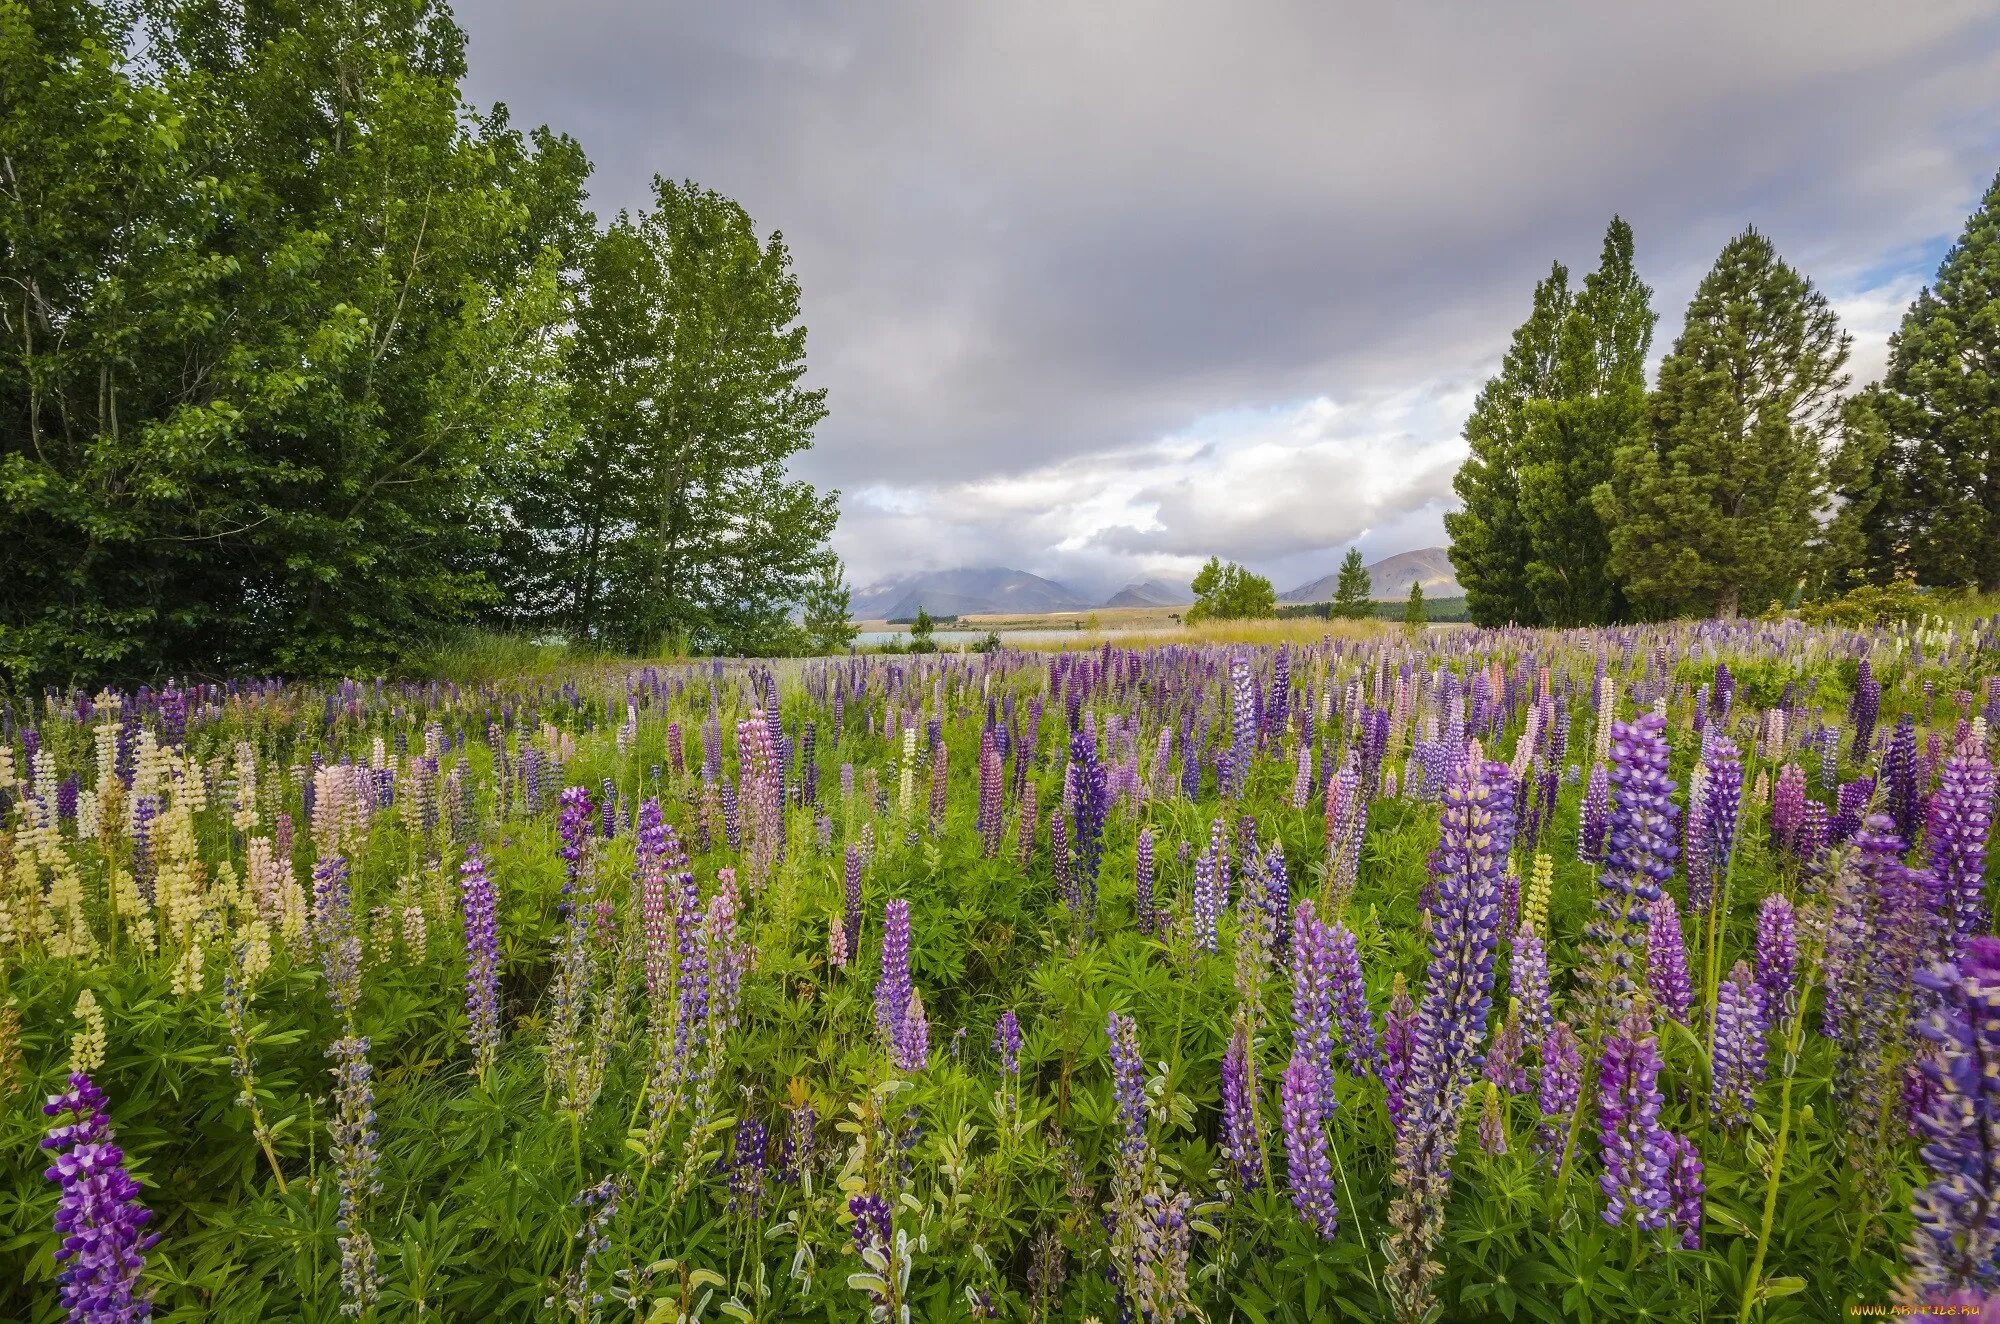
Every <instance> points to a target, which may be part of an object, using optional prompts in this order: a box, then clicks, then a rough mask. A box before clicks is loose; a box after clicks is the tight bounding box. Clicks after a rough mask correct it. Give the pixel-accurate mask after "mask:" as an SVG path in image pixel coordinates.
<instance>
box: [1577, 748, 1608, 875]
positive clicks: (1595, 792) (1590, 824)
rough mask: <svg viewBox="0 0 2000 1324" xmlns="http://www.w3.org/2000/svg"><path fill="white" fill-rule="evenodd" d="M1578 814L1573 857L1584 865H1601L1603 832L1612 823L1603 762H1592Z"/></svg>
mask: <svg viewBox="0 0 2000 1324" xmlns="http://www.w3.org/2000/svg"><path fill="white" fill-rule="evenodd" d="M1581 812H1582V817H1581V819H1580V820H1579V822H1578V824H1577V832H1576V857H1577V858H1578V859H1579V860H1583V861H1585V862H1586V863H1590V864H1602V863H1604V833H1605V830H1606V829H1607V828H1608V827H1609V826H1610V823H1611V819H1610V812H1611V788H1610V783H1609V781H1608V780H1607V777H1606V773H1605V770H1604V765H1603V764H1602V763H1594V764H1592V765H1591V767H1590V781H1589V783H1588V784H1587V785H1586V786H1585V788H1584V792H1583V809H1582V811H1581Z"/></svg>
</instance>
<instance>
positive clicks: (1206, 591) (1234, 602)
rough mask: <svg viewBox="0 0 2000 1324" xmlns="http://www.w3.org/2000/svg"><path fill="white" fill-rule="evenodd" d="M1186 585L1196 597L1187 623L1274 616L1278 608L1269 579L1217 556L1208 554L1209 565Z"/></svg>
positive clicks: (1276, 595) (1274, 591)
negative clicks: (1224, 561) (1225, 562)
mask: <svg viewBox="0 0 2000 1324" xmlns="http://www.w3.org/2000/svg"><path fill="white" fill-rule="evenodd" d="M1189 587H1190V588H1192V589H1193V590H1194V598H1195V600H1194V605H1193V606H1192V607H1189V608H1188V610H1187V621H1188V624H1190V625H1193V624H1196V623H1198V622H1200V621H1235V620H1247V619H1251V618H1254V617H1262V616H1274V615H1276V614H1277V611H1278V594H1277V592H1276V590H1274V589H1273V588H1272V587H1271V581H1270V580H1268V579H1266V578H1264V577H1263V576H1262V575H1253V574H1251V573H1250V572H1249V571H1248V570H1245V569H1244V568H1243V567H1242V566H1240V565H1238V564H1236V562H1234V561H1230V562H1228V563H1227V564H1224V563H1223V562H1222V561H1221V560H1219V559H1218V558H1216V557H1213V556H1211V557H1209V558H1208V564H1207V565H1204V566H1203V567H1202V568H1201V569H1200V571H1199V572H1197V573H1196V575H1195V577H1194V582H1193V583H1192V584H1191V585H1189Z"/></svg>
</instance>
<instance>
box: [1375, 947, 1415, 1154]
mask: <svg viewBox="0 0 2000 1324" xmlns="http://www.w3.org/2000/svg"><path fill="white" fill-rule="evenodd" d="M1416 1036H1417V1004H1416V1003H1415V1002H1413V1001H1411V999H1410V990H1409V988H1408V986H1407V985H1406V984H1405V983H1404V982H1403V974H1402V972H1401V971H1400V970H1399V971H1397V972H1396V978H1395V982H1394V984H1393V985H1392V986H1391V990H1390V994H1389V1010H1388V1012H1387V1013H1386V1014H1384V1016H1383V1017H1382V1053H1381V1063H1382V1067H1381V1069H1382V1088H1383V1090H1384V1092H1385V1094H1386V1096H1387V1103H1388V1108H1389V1129H1390V1130H1391V1131H1394V1132H1395V1133H1397V1134H1398V1135H1400V1134H1401V1133H1402V1130H1403V1123H1404V1120H1405V1118H1406V1117H1407V1116H1408V1114H1409V1106H1408V1100H1407V1098H1406V1097H1405V1095H1404V1092H1403V1083H1404V1082H1405V1081H1406V1080H1408V1079H1409V1074H1410V1056H1411V1054H1412V1053H1413V1052H1414V1051H1415V1048H1416Z"/></svg>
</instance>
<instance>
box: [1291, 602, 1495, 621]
mask: <svg viewBox="0 0 2000 1324" xmlns="http://www.w3.org/2000/svg"><path fill="white" fill-rule="evenodd" d="M1368 609H1369V612H1368V614H1369V615H1370V616H1372V617H1374V618H1376V619H1378V620H1385V621H1400V620H1402V619H1403V616H1404V614H1405V613H1406V612H1407V611H1408V610H1409V604H1408V603H1406V602H1403V601H1401V600H1398V601H1395V602H1370V603H1369V604H1368ZM1312 618H1318V619H1319V620H1323V621H1330V620H1332V619H1333V618H1334V608H1333V604H1332V603H1331V602H1288V603H1286V604H1284V605H1283V606H1281V607H1279V608H1278V619H1280V620H1287V621H1289V620H1306V619H1312ZM1424 618H1425V619H1426V620H1431V621H1469V620H1471V619H1472V612H1471V611H1470V610H1469V609H1468V608H1467V607H1466V604H1465V599H1464V598H1425V599H1424Z"/></svg>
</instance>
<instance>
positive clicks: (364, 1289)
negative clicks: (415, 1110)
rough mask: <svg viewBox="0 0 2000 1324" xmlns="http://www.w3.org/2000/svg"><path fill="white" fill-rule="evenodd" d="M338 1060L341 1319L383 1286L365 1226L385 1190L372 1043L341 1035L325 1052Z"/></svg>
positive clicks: (333, 1134) (334, 1130)
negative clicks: (377, 1196)
mask: <svg viewBox="0 0 2000 1324" xmlns="http://www.w3.org/2000/svg"><path fill="white" fill-rule="evenodd" d="M327 1056H329V1057H331V1058H332V1059H333V1060H334V1067H333V1079H334V1091H333V1096H334V1114H333V1116H332V1117H330V1118H328V1119H327V1131H328V1133H329V1136H330V1138H331V1140H332V1150H333V1166H334V1172H335V1174H336V1176H337V1177H338V1180H339V1182H340V1212H339V1215H338V1217H337V1219H336V1221H335V1226H336V1227H338V1228H339V1230H340V1291H341V1297H342V1303H341V1313H343V1314H348V1315H364V1314H366V1313H367V1312H368V1310H369V1308H370V1307H371V1306H373V1305H374V1303H375V1299H376V1295H377V1292H378V1290H379V1285H378V1282H377V1279H376V1274H375V1242H374V1240H373V1239H372V1238H371V1237H370V1236H369V1235H368V1228H367V1225H366V1220H367V1211H368V1202H369V1200H370V1198H371V1197H372V1196H374V1195H375V1194H376V1193H377V1192H378V1191H380V1190H381V1189H382V1180H381V1158H380V1156H379V1153H378V1150H377V1147H376V1137H375V1091H374V1086H373V1084H372V1076H373V1074H374V1073H373V1071H372V1070H371V1069H370V1067H369V1065H368V1041H367V1040H366V1039H363V1038H360V1037H359V1036H357V1035H352V1034H348V1035H342V1036H341V1037H340V1038H339V1039H336V1040H334V1042H333V1046H332V1047H331V1048H329V1049H328V1050H327Z"/></svg>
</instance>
